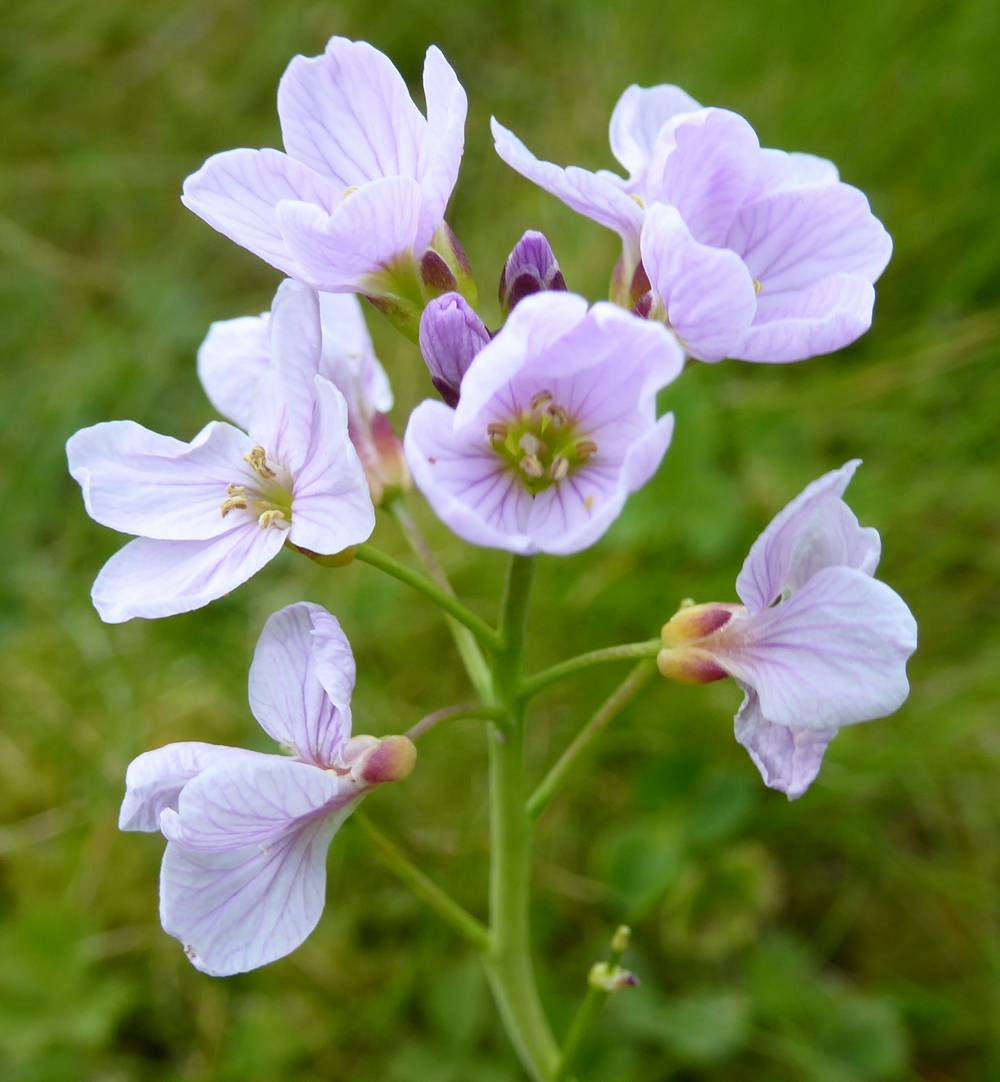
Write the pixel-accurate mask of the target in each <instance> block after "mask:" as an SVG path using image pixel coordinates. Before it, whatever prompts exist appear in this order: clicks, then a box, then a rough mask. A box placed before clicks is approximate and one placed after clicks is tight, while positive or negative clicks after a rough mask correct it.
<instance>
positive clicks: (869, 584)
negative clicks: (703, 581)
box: [713, 567, 917, 729]
mask: <svg viewBox="0 0 1000 1082" xmlns="http://www.w3.org/2000/svg"><path fill="white" fill-rule="evenodd" d="M916 647H917V625H916V622H915V621H914V619H913V616H912V614H911V613H910V610H909V609H908V608H907V606H906V603H905V602H904V601H903V599H902V598H901V597H900V596H899V595H898V594H897V593H895V591H893V590H892V589H890V588H889V587H888V586H886V585H885V583H884V582H879V581H878V580H877V579H873V578H871V577H870V576H869V575H866V574H865V573H864V572H863V571H856V570H854V569H853V568H849V567H826V568H824V569H823V570H821V571H819V572H817V573H816V574H815V575H813V576H812V577H811V578H810V579H809V581H808V582H807V583H805V585H803V586H802V588H801V589H800V590H798V592H796V593H795V594H793V595H792V597H790V598H789V599H788V600H787V601H782V602H781V604H779V605H776V606H773V607H772V608H768V609H764V610H762V611H759V612H756V613H753V614H750V615H748V616H747V617H746V618H745V620H744V621H743V627H742V628H741V629H740V632H739V634H736V633H733V634H731V635H730V634H729V633H728V631H723V632H722V633H720V635H719V645H718V646H717V648H716V649H715V650H713V653H714V655H715V656H716V657H717V659H718V660H719V662H720V663H721V664H722V665H723V666H724V667H725V668H726V670H727V671H728V672H729V673H731V674H732V675H733V676H734V677H736V679H737V680H739V681H740V682H741V683H743V684H745V685H749V686H750V687H752V688H753V689H754V690H755V691H756V692H757V697H758V699H759V701H760V712H761V714H762V715H763V717H764V718H766V719H767V720H768V721H770V722H772V723H773V724H775V725H787V726H791V727H793V728H802V729H831V728H836V727H839V726H841V725H853V724H856V723H857V722H862V721H871V720H872V719H873V718H881V717H885V716H886V715H887V714H891V713H892V712H893V711H894V710H896V709H898V708H899V707H900V706H901V705H902V703H903V702H904V701H905V699H906V696H907V695H908V694H909V684H908V683H907V679H906V661H907V659H908V658H909V656H910V655H911V654H912V653H913V651H914V650H915V649H916Z"/></svg>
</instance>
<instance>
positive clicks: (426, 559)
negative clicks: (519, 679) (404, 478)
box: [389, 497, 493, 702]
mask: <svg viewBox="0 0 1000 1082" xmlns="http://www.w3.org/2000/svg"><path fill="white" fill-rule="evenodd" d="M389 510H390V511H391V512H392V514H393V516H394V517H395V519H396V521H397V522H398V523H399V527H400V529H401V530H402V531H403V536H404V537H405V538H406V540H407V543H408V544H409V546H410V548H411V549H412V550H413V552H414V554H415V555H416V557H417V558H418V559H419V560H420V562H421V563H422V564H423V565H424V567H425V568H426V569H427V573H428V574H429V575H430V577H431V578H432V579H433V580H434V581H435V582H436V583H437V584H438V586H440V587H441V589H442V590H444V592H445V593H447V594H451V595H452V597H454V596H455V591H454V590H453V589H452V586H451V583H450V582H449V581H448V576H447V575H446V574H445V573H444V569H443V568H442V567H441V565H440V564H439V563H438V562H437V560H436V559H435V558H434V553H433V552H432V551H431V547H430V545H428V544H427V540H426V538H425V537H424V535H423V534H422V533H421V532H420V528H419V527H418V526H417V523H416V521H415V520H414V518H413V515H412V514H411V513H410V508H409V507H408V506H407V505H406V504H405V503H404V502H403V499H402V498H399V497H397V498H396V499H394V500H393V501H392V502H391V503H390V504H389ZM445 620H446V621H447V624H448V630H449V631H450V632H451V635H452V638H453V639H454V640H455V647H456V649H457V650H458V654H459V657H460V658H461V659H462V664H463V665H464V666H465V671H466V672H467V673H468V675H469V680H470V682H471V683H472V686H473V687H474V688H475V689H476V693H477V694H478V695H479V698H480V699H482V700H483V701H484V702H486V701H487V700H488V699H489V698H490V697H491V695H492V689H493V677H492V674H491V672H490V667H489V665H488V664H487V663H486V658H484V657H483V652H482V650H481V649H480V647H479V642H478V641H477V639H476V636H475V635H473V634H472V632H471V631H470V630H469V629H468V628H467V627H466V626H465V625H464V624H461V623H459V622H458V621H457V620H456V619H454V617H452V616H448V615H447V614H446V615H445Z"/></svg>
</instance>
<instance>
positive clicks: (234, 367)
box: [198, 312, 271, 430]
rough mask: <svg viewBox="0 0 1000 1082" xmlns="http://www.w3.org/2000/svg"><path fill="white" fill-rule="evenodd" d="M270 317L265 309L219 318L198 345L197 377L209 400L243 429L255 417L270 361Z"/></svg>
mask: <svg viewBox="0 0 1000 1082" xmlns="http://www.w3.org/2000/svg"><path fill="white" fill-rule="evenodd" d="M268 321H269V317H268V314H267V313H266V312H265V313H263V314H262V315H259V316H240V317H238V318H237V319H224V320H219V321H218V322H216V323H213V324H212V325H211V326H210V327H209V328H208V334H207V335H206V336H205V340H204V341H203V342H202V344H201V345H200V346H199V347H198V378H199V379H200V380H201V385H202V387H203V388H204V389H205V394H206V395H208V400H209V402H211V403H212V405H213V406H214V407H215V409H216V410H218V412H219V413H221V414H222V416H223V417H225V418H226V419H227V420H230V421H232V422H233V423H234V424H237V425H239V426H240V428H242V429H244V430H245V429H247V428H248V427H249V425H250V422H251V420H252V419H253V412H254V404H255V402H256V392H257V385H258V383H259V382H260V379H261V377H262V376H263V375H264V373H265V372H266V371H267V369H268V367H269V366H270V363H271V346H270V340H269V335H268Z"/></svg>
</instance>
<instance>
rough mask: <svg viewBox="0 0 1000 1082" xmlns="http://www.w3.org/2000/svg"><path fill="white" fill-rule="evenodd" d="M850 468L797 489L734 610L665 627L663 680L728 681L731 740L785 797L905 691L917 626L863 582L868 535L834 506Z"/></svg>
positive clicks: (871, 537)
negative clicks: (738, 691)
mask: <svg viewBox="0 0 1000 1082" xmlns="http://www.w3.org/2000/svg"><path fill="white" fill-rule="evenodd" d="M858 465H859V462H858V461H857V460H854V461H852V462H848V463H847V464H846V465H845V466H842V467H841V468H840V469H839V470H834V471H833V472H831V473H828V474H826V475H825V476H823V477H821V478H820V479H819V480H818V481H814V482H813V483H812V484H811V485H809V486H807V488H806V489H805V490H804V491H803V492H802V493H801V494H800V495H799V496H797V497H796V498H795V499H794V500H793V501H792V502H791V503H790V504H789V505H788V506H787V507H786V508H785V509H784V510H783V511H781V512H780V513H779V514H778V515H777V516H776V518H775V519H774V520H773V521H772V522H771V524H770V525H769V526H768V527H767V529H765V530H764V532H763V533H762V534H761V535H760V537H758V538H757V540H756V541H755V542H754V544H753V547H752V548H751V549H750V554H749V556H747V559H746V562H745V563H744V564H743V569H742V570H741V571H740V574H739V577H738V578H737V580H736V592H737V594H738V595H739V596H740V599H741V600H742V601H743V605H728V604H707V605H694V606H689V607H687V608H682V609H681V610H680V611H679V612H678V613H677V615H676V616H674V617H673V619H671V620H670V621H669V622H668V623H667V624H666V625H664V628H663V650H662V651H661V652H660V655H659V658H658V663H659V667H660V671H661V672H662V673H663V675H664V676H667V677H669V678H672V679H677V680H681V681H686V682H693V683H707V682H709V681H712V680H718V679H722V678H724V677H726V676H732V677H734V678H735V679H736V681H737V683H738V684H739V685H740V687H741V688H742V689H743V691H744V699H743V705H742V706H741V707H740V709H739V712H738V713H737V715H736V739H737V740H738V741H739V742H740V743H741V744H742V745H743V746H744V747H745V748H746V749H747V751H748V752H749V753H750V757H751V758H752V759H753V761H754V763H755V764H756V765H757V768H758V769H759V770H760V773H761V776H762V777H763V779H764V783H765V784H766V785H768V786H770V787H771V788H772V789H779V790H781V791H782V792H784V793H786V794H787V795H788V797H789V798H790V799H794V798H796V797H799V796H801V795H802V794H803V793H804V792H805V791H806V789H807V788H808V787H809V785H810V784H811V783H812V781H813V779H814V778H815V777H816V774H817V772H818V771H819V768H820V764H821V763H822V760H823V753H824V752H825V751H826V747H827V745H828V744H829V742H830V741H831V740H832V739H833V737H834V736H835V735H836V733H837V730H838V729H839V728H841V727H842V726H844V725H854V724H857V723H858V722H862V721H871V720H873V719H875V718H882V717H885V716H887V715H888V714H891V713H893V711H895V710H897V709H898V708H899V707H900V706H901V705H902V703H903V702H904V700H905V699H906V697H907V695H908V694H909V684H908V683H907V679H906V662H907V659H908V658H909V657H910V655H911V654H912V653H913V651H914V650H915V649H916V646H917V625H916V622H915V621H914V619H913V615H912V614H911V612H910V610H909V609H908V608H907V606H906V603H905V602H904V601H903V600H902V598H900V597H899V595H898V594H896V593H895V592H894V591H893V590H892V589H890V587H888V586H886V585H885V583H883V582H879V581H878V580H877V579H875V578H873V575H874V573H875V568H876V567H877V566H878V561H879V555H880V551H881V544H880V540H879V535H878V532H877V531H876V530H874V529H871V528H863V527H861V526H860V525H859V524H858V520H857V518H856V517H855V515H854V513H853V512H852V511H851V509H850V508H849V507H848V506H847V504H846V503H845V502H844V499H843V494H844V490H845V489H846V488H847V485H848V483H849V482H850V480H851V477H852V476H853V474H854V471H855V470H856V469H857V467H858Z"/></svg>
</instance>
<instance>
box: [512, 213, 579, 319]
mask: <svg viewBox="0 0 1000 1082" xmlns="http://www.w3.org/2000/svg"><path fill="white" fill-rule="evenodd" d="M565 288H566V279H565V278H564V277H563V274H562V271H561V270H560V269H559V263H558V262H557V260H556V257H555V255H554V254H553V252H552V246H551V245H550V244H549V242H548V240H547V239H546V237H545V235H544V234H543V233H539V232H537V231H536V230H534V229H529V230H528V231H527V232H526V233H525V234H524V236H523V237H522V238H521V239H520V240H519V241H518V242H517V244H515V245H514V248H513V250H512V251H511V253H510V255H509V256H507V262H506V263H504V266H503V273H502V274H501V275H500V307H501V308H502V309H503V311H504V313H507V312H509V311H510V310H511V309H512V308H513V307H514V305H515V304H517V302H518V301H520V300H523V299H524V298H525V297H527V296H529V295H530V294H532V293H540V292H541V291H542V290H544V289H565Z"/></svg>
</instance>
